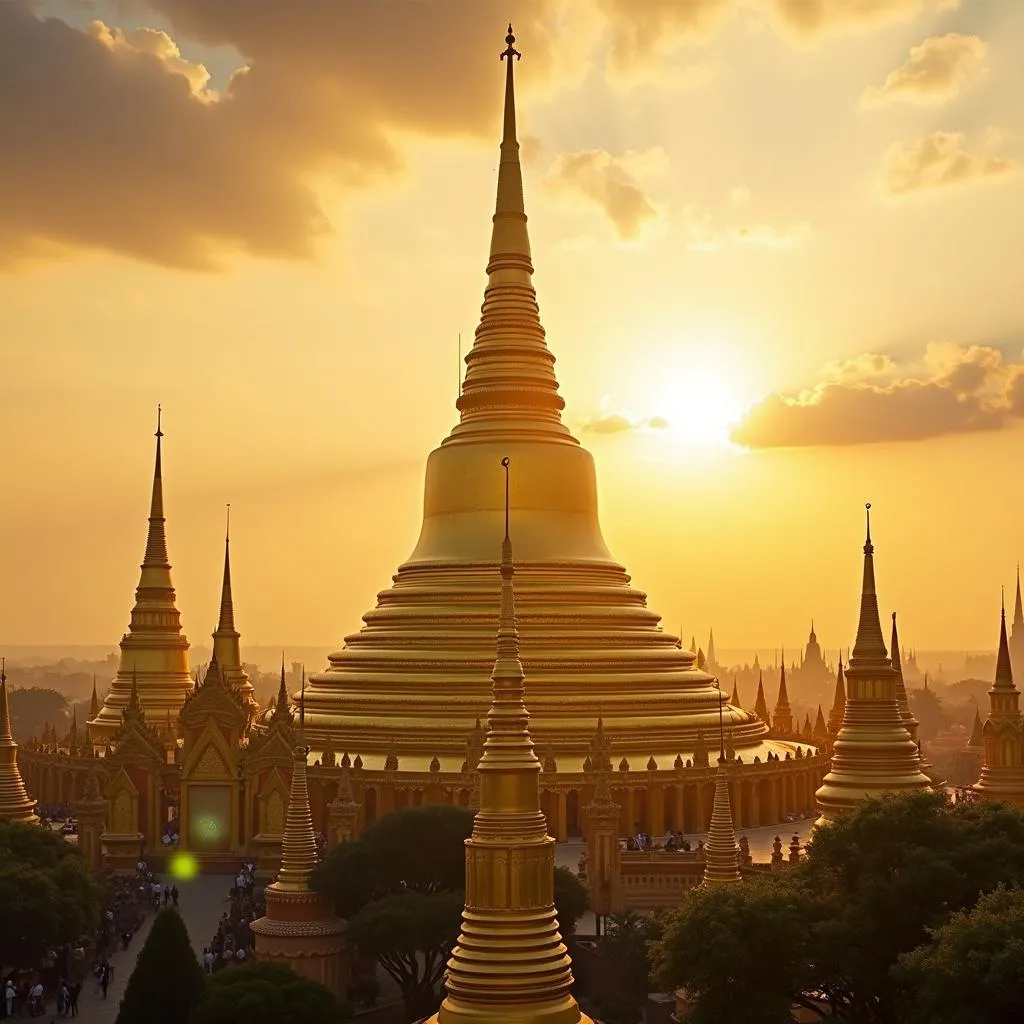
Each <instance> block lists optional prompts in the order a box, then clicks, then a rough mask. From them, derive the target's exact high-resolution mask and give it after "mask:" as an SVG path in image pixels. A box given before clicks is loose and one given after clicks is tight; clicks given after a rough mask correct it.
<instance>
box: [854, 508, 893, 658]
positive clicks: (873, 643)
mask: <svg viewBox="0 0 1024 1024" xmlns="http://www.w3.org/2000/svg"><path fill="white" fill-rule="evenodd" d="M864 510H865V513H866V517H867V537H866V539H865V541H864V578H863V583H862V585H861V592H860V621H859V622H858V623H857V638H856V639H855V640H854V642H853V654H852V656H851V657H850V666H851V667H852V666H854V665H855V664H857V665H859V664H861V663H863V664H864V665H871V666H872V667H874V666H876V665H877V666H878V667H889V666H890V664H891V663H890V661H889V656H888V654H886V651H885V640H884V639H883V638H882V623H881V622H880V620H879V618H878V595H877V594H876V593H875V546H874V544H872V543H871V502H870V501H869V502H868V503H867V504H866V505H865V506H864Z"/></svg>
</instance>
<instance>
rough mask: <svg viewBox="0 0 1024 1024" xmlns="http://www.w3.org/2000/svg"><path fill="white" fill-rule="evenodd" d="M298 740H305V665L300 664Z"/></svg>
mask: <svg viewBox="0 0 1024 1024" xmlns="http://www.w3.org/2000/svg"><path fill="white" fill-rule="evenodd" d="M299 742H300V743H305V742H306V666H305V665H303V666H302V687H301V692H300V696H299Z"/></svg>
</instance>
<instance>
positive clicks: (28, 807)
mask: <svg viewBox="0 0 1024 1024" xmlns="http://www.w3.org/2000/svg"><path fill="white" fill-rule="evenodd" d="M35 806H36V802H35V800H33V799H32V798H31V797H29V795H28V793H27V792H26V790H25V782H24V780H23V779H22V777H21V771H20V770H19V768H18V744H17V743H16V742H15V741H14V734H13V732H12V731H11V708H10V705H9V704H8V701H7V659H6V658H0V818H7V819H9V820H10V821H24V822H36V821H37V820H38V819H37V818H36V814H35Z"/></svg>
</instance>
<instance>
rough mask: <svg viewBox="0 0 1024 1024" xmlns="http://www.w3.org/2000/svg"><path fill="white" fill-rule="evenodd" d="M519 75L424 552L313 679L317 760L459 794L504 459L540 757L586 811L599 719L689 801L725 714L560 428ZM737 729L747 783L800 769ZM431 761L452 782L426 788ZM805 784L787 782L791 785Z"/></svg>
mask: <svg viewBox="0 0 1024 1024" xmlns="http://www.w3.org/2000/svg"><path fill="white" fill-rule="evenodd" d="M505 56H506V57H508V58H509V63H508V64H507V65H506V79H505V98H504V121H503V135H502V140H501V150H500V162H499V168H498V183H497V198H496V203H495V212H494V217H493V227H492V233H491V245H490V258H489V262H488V264H487V275H488V281H487V286H486V289H485V292H484V301H483V306H482V313H481V318H480V323H479V325H478V326H477V328H476V335H475V341H474V344H473V347H472V349H471V350H470V351H469V353H468V354H467V355H466V357H465V365H466V373H465V379H464V382H463V385H462V389H461V394H460V396H459V398H458V401H457V403H456V405H457V408H458V410H459V414H460V418H459V422H458V423H457V424H456V425H455V426H454V428H453V429H452V430H451V432H450V434H449V435H448V436H447V437H446V438H445V439H444V440H443V441H442V442H441V444H440V446H439V447H438V448H436V449H435V450H434V451H433V452H431V454H430V456H429V459H428V461H427V468H426V481H425V493H424V504H423V521H422V527H421V530H420V535H419V540H418V542H417V544H416V547H415V549H414V551H413V552H412V554H411V555H410V557H409V558H408V559H407V561H405V562H404V563H403V564H402V565H400V566H399V568H398V571H397V573H396V574H395V576H394V577H393V582H392V585H391V586H390V587H389V588H388V589H387V590H385V591H382V592H381V593H380V594H379V595H378V598H377V606H376V608H375V609H373V610H371V611H369V612H367V613H366V615H365V616H364V617H363V621H364V625H363V627H362V629H361V630H360V631H359V632H358V633H355V634H352V635H349V636H348V637H346V638H345V643H344V647H343V648H342V649H341V650H340V651H338V652H336V653H334V654H332V655H331V656H330V659H329V665H328V667H327V668H326V670H324V671H322V672H320V673H318V674H315V675H313V676H312V677H311V678H310V686H309V688H308V690H307V693H306V698H305V701H306V718H307V722H308V725H309V739H310V743H311V744H312V745H313V748H314V750H317V749H324V748H326V747H327V746H328V745H329V746H330V747H331V748H333V749H335V750H349V751H352V752H353V753H355V752H357V751H358V752H359V754H360V755H361V756H362V759H363V763H364V766H365V775H364V779H365V780H366V784H367V785H368V786H371V787H372V786H373V785H374V784H375V782H376V780H379V779H382V778H383V777H384V774H383V773H384V770H385V764H386V761H387V760H388V755H389V754H393V755H394V756H395V757H396V758H397V760H398V763H399V764H400V772H401V773H411V774H416V773H418V774H419V775H420V776H422V778H423V779H424V780H427V779H431V780H434V781H435V782H436V783H437V784H439V785H441V786H445V787H448V786H453V785H455V784H457V783H458V781H459V778H460V777H461V775H462V766H463V763H464V761H465V746H466V737H467V736H468V735H470V733H471V732H472V729H473V723H474V721H475V720H476V719H477V718H478V717H479V716H480V715H481V714H482V713H483V711H484V709H485V707H486V706H487V693H486V690H485V688H484V687H483V686H482V684H481V680H482V679H483V678H485V674H486V671H487V665H488V660H489V657H490V630H491V628H492V623H493V617H494V613H495V607H496V604H497V601H498V588H497V586H496V583H495V561H494V556H493V552H492V550H491V538H492V537H493V536H494V533H495V531H496V530H497V529H499V528H500V523H501V516H502V495H501V493H500V489H499V488H498V486H497V484H496V482H495V481H493V480H492V478H491V474H489V473H488V472H486V468H487V467H489V466H490V465H492V464H493V462H494V460H496V459H497V458H499V457H500V456H501V455H503V454H505V453H506V452H508V453H509V454H510V455H511V457H512V458H513V459H514V460H515V463H516V465H517V466H519V467H522V468H521V469H520V470H519V471H518V472H517V474H516V478H515V480H514V481H513V486H512V492H511V496H510V500H511V503H512V506H511V507H512V512H513V514H514V515H515V517H516V522H517V523H518V524H519V526H518V528H517V547H518V550H519V552H520V561H519V569H518V577H517V578H518V580H519V581H520V582H519V587H518V592H519V598H520V611H521V618H520V623H521V629H522V650H523V659H524V663H525V665H526V670H527V672H528V673H529V676H530V679H531V681H532V683H531V686H532V690H531V692H532V694H533V697H532V704H533V713H534V716H535V719H534V720H535V722H536V723H537V730H536V733H537V735H536V739H537V742H538V743H540V744H541V745H542V749H544V750H550V751H551V754H552V757H553V759H554V761H555V762H556V763H557V765H558V773H557V774H558V776H559V780H560V781H559V785H565V786H568V785H569V780H570V779H574V780H575V781H576V782H577V783H578V784H579V788H578V789H577V791H576V792H577V796H578V797H579V800H580V806H582V804H583V803H584V802H585V801H586V799H587V795H584V794H582V792H580V790H581V789H582V786H583V763H584V761H585V758H586V755H587V748H588V744H589V740H590V735H591V732H592V728H593V721H594V707H595V704H599V705H600V706H601V708H602V712H603V717H604V723H605V727H606V729H607V730H608V732H609V734H610V735H611V737H612V739H613V741H614V743H615V748H616V751H617V752H620V753H621V754H622V756H623V757H624V758H625V759H627V760H628V762H630V763H632V764H634V765H637V766H638V767H639V766H643V765H645V764H647V763H648V761H649V759H650V758H652V757H653V758H654V759H655V761H656V762H657V763H658V764H659V765H663V766H665V767H666V770H665V771H664V772H662V773H650V774H651V776H652V784H656V785H658V786H661V785H662V784H664V785H666V786H674V785H675V784H676V780H675V776H674V774H673V773H672V772H671V770H670V769H668V767H667V766H670V765H671V764H672V763H673V760H674V758H675V757H676V755H680V754H681V755H682V757H683V758H684V760H685V759H692V757H693V752H694V750H695V746H696V743H697V732H698V729H699V728H701V727H702V726H703V727H706V728H717V722H718V708H719V704H721V703H722V702H725V701H726V700H727V698H726V695H725V694H724V693H723V692H722V691H720V690H719V689H718V688H716V686H715V685H714V683H713V678H712V677H711V676H710V675H708V674H707V673H705V672H701V671H699V670H697V668H696V667H695V663H696V657H695V655H694V653H692V652H687V651H685V650H683V649H682V648H681V646H680V642H679V640H678V639H677V637H675V636H672V635H671V634H669V633H668V632H666V631H664V630H662V629H661V628H660V626H659V617H658V615H656V614H655V613H654V612H653V611H651V610H650V609H649V608H648V607H647V603H646V595H645V594H644V593H643V592H642V591H640V590H638V589H636V588H635V587H634V586H632V585H631V581H630V577H629V576H628V575H627V573H626V570H625V568H624V567H623V566H622V565H620V564H619V563H618V562H617V561H616V560H615V559H614V558H613V557H612V555H611V554H610V553H609V551H608V548H607V547H606V546H605V542H604V539H603V537H602V534H601V527H600V523H599V520H598V510H597V483H596V477H595V471H594V461H593V458H592V457H591V455H590V453H589V452H587V451H586V450H585V449H584V448H583V447H582V446H581V445H580V443H579V441H578V440H577V438H576V437H574V436H573V435H572V433H571V432H570V430H569V428H568V427H567V426H566V424H565V423H563V421H562V409H563V406H564V401H563V399H562V397H561V396H560V395H559V392H558V382H557V380H556V378H555V372H554V363H555V359H554V356H553V355H552V353H551V351H550V350H549V348H548V347H547V345H546V343H545V332H544V328H543V327H542V326H541V322H540V317H539V311H538V305H537V296H536V292H535V290H534V286H533V282H532V274H533V262H532V258H531V252H530V240H529V235H528V232H527V217H526V213H525V209H524V202H523V181H522V171H521V168H520V162H519V143H518V142H517V139H516V108H515V90H514V82H513V71H512V63H511V60H512V59H518V56H519V55H518V53H517V52H516V51H514V50H513V49H512V47H511V44H510V45H509V48H508V49H507V50H506V51H505ZM724 719H725V728H726V732H727V733H728V736H729V740H730V742H731V744H732V746H733V747H734V749H736V750H737V751H738V752H740V753H741V754H742V757H743V762H744V764H745V765H748V766H750V765H753V763H754V761H755V758H759V759H760V763H766V762H767V761H768V755H769V754H770V753H773V754H777V755H780V756H781V757H783V758H784V757H785V754H786V753H788V752H790V750H789V746H788V745H783V744H777V743H774V742H773V741H771V740H769V739H768V738H767V733H768V729H767V726H766V724H765V723H764V722H762V721H760V720H759V719H758V718H757V717H756V716H754V715H752V714H750V713H748V712H746V711H744V710H742V709H740V708H736V707H733V706H726V707H725V710H724ZM794 750H795V748H794ZM434 758H437V760H438V765H439V769H440V771H439V773H437V772H435V773H431V772H430V765H431V763H432V762H433V760H434ZM811 767H812V766H810V765H809V766H807V768H808V770H811ZM799 768H800V766H797V765H795V764H792V763H787V764H786V767H785V769H784V770H785V771H787V772H788V771H791V770H793V771H796V770H799ZM545 774H547V773H545ZM551 784H552V785H553V784H554V783H551ZM547 785H548V780H547V779H545V780H544V785H543V786H542V789H544V791H545V792H552V791H550V790H548V789H547ZM588 785H589V784H588ZM425 787H426V782H424V788H425ZM403 788H404V789H406V790H407V791H408V790H409V789H410V788H412V789H415V788H416V785H415V784H412V783H410V784H409V785H407V786H404V787H403ZM791 789H792V787H787V788H786V791H787V792H789V791H790V790H791ZM556 795H557V794H556ZM659 799H660V796H659ZM765 805H766V806H767V801H766V804H765ZM790 809H792V808H783V809H781V812H780V813H785V811H786V810H790ZM549 816H551V817H553V818H554V819H555V821H554V825H555V826H556V828H557V830H558V831H559V833H561V831H562V830H563V828H564V824H565V822H564V819H563V816H562V813H561V811H556V808H555V806H554V805H552V808H551V810H550V811H549Z"/></svg>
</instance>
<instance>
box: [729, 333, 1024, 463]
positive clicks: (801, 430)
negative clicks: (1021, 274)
mask: <svg viewBox="0 0 1024 1024" xmlns="http://www.w3.org/2000/svg"><path fill="white" fill-rule="evenodd" d="M1022 417H1024V364H1021V363H1012V362H1006V361H1004V358H1003V355H1002V353H1001V352H1000V351H999V350H998V349H994V348H990V347H988V346H983V345H971V346H962V345H952V344H933V345H929V346H928V348H927V349H926V351H925V354H924V358H923V359H922V360H921V361H920V365H919V366H918V367H902V366H899V365H898V364H897V363H896V362H894V361H893V360H892V359H890V358H889V357H888V356H884V355H877V354H866V355H863V356H858V357H857V358H856V359H853V360H850V361H848V362H846V363H843V364H839V365H838V366H837V365H835V364H832V365H831V366H829V367H826V371H825V373H824V375H823V380H822V381H821V382H820V383H819V384H818V385H816V386H815V387H814V388H811V389H810V390H808V391H804V392H801V393H800V394H796V395H781V394H771V395H766V396H765V397H764V398H763V399H761V401H760V402H758V403H757V404H756V405H755V406H753V407H752V408H751V409H750V410H748V412H747V413H746V415H745V416H744V418H743V419H742V420H741V421H740V423H739V424H738V425H737V426H736V428H735V429H734V430H733V432H732V440H733V441H734V442H735V443H737V444H741V445H745V446H747V447H749V448H784V447H807V446H840V445H858V444H871V443H875V442H882V441H914V440H924V439H925V438H931V437H941V436H943V435H947V434H957V433H968V432H974V431H983V430H999V429H1000V428H1002V427H1004V426H1007V425H1008V424H1010V423H1011V422H1013V421H1015V420H1017V419H1020V418H1022Z"/></svg>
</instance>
